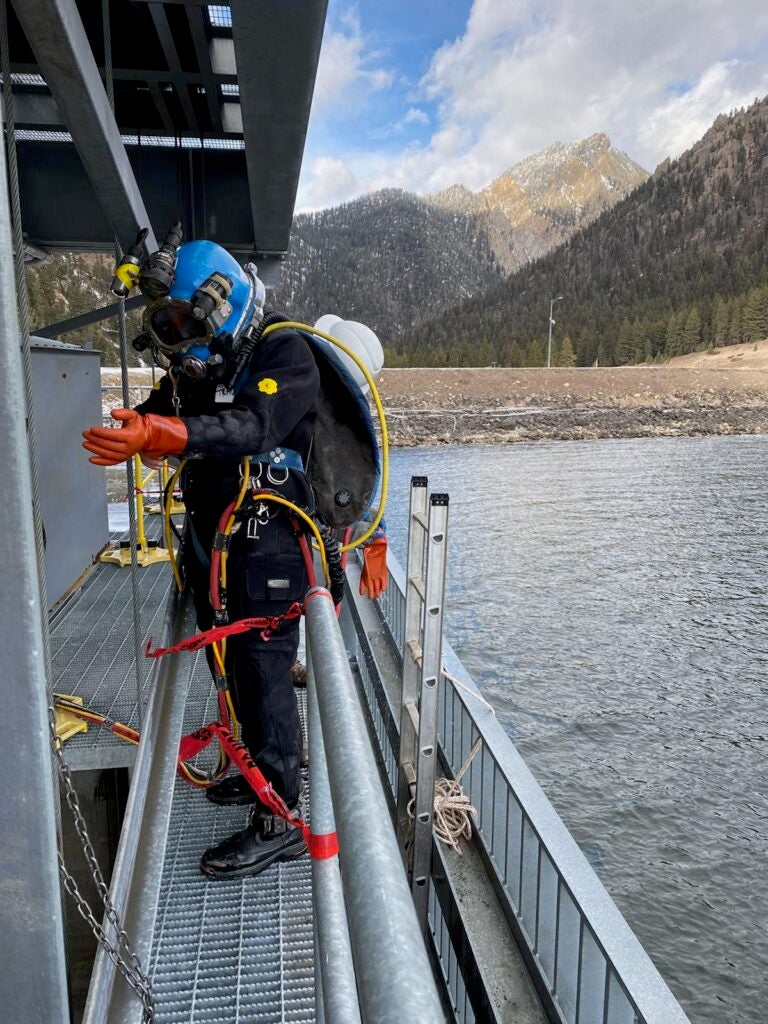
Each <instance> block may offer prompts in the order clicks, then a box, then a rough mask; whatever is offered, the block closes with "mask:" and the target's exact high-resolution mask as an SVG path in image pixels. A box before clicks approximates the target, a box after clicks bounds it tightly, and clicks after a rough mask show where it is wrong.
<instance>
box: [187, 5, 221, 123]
mask: <svg viewBox="0 0 768 1024" xmlns="http://www.w3.org/2000/svg"><path fill="white" fill-rule="evenodd" d="M204 17H205V15H204V14H203V12H202V11H201V10H199V9H198V10H193V9H192V8H188V9H187V18H188V19H189V30H190V32H191V33H192V42H193V44H194V47H195V56H196V57H197V65H198V67H199V68H200V74H201V75H202V76H203V81H204V83H205V98H206V100H207V102H208V112H209V114H210V115H211V124H212V126H213V130H214V132H215V133H216V134H220V133H221V132H223V130H224V129H223V127H222V124H221V107H220V105H219V88H218V84H217V82H216V79H215V78H214V75H213V68H212V67H211V51H210V48H209V45H208V37H207V36H206V34H205V25H204V23H203V18H204Z"/></svg>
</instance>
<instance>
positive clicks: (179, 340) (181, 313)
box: [144, 301, 210, 352]
mask: <svg viewBox="0 0 768 1024" xmlns="http://www.w3.org/2000/svg"><path fill="white" fill-rule="evenodd" d="M144 328H145V330H146V331H147V333H148V334H150V335H151V337H152V339H153V341H154V342H155V344H156V345H157V346H158V348H160V349H162V350H163V351H164V352H178V351H179V349H183V348H186V347H187V346H189V345H190V344H194V343H195V342H200V341H204V340H205V339H206V338H207V337H208V336H209V334H210V327H209V326H208V324H207V323H206V321H204V320H198V319H197V318H196V317H195V316H194V315H193V313H192V307H191V306H190V304H189V303H188V302H180V301H171V302H163V303H162V304H161V305H157V306H155V307H154V308H148V309H147V312H146V314H145V316H144Z"/></svg>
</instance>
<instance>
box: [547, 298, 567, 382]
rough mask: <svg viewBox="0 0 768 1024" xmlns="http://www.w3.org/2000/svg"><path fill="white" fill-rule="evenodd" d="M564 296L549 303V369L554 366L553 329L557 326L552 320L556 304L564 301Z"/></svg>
mask: <svg viewBox="0 0 768 1024" xmlns="http://www.w3.org/2000/svg"><path fill="white" fill-rule="evenodd" d="M562 297H563V296H562V295H558V296H557V298H556V299H552V300H551V302H550V303H549V341H548V342H547V369H549V367H550V366H551V365H552V328H553V327H554V325H555V321H554V320H553V319H552V310H553V309H554V308H555V303H556V302H559V301H560V299H562Z"/></svg>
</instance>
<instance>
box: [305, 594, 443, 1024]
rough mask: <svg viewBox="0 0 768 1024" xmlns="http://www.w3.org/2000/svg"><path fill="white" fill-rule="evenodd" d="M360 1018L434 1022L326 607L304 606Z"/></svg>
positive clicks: (361, 722) (394, 1023) (429, 978)
mask: <svg viewBox="0 0 768 1024" xmlns="http://www.w3.org/2000/svg"><path fill="white" fill-rule="evenodd" d="M304 610H305V615H306V623H307V640H308V643H309V645H310V649H311V651H312V664H313V668H314V677H315V683H316V689H317V699H318V704H319V707H320V718H321V723H322V730H323V735H324V736H329V737H330V736H332V737H333V740H334V744H333V750H332V751H329V754H330V756H329V760H328V777H329V779H330V784H331V793H332V795H333V806H334V808H335V811H336V819H337V821H336V827H337V829H338V833H339V844H340V847H341V867H342V875H343V879H344V895H345V900H346V906H347V917H348V920H349V931H350V935H351V937H352V948H353V951H354V957H355V967H356V970H357V983H358V989H359V993H360V1006H361V1010H362V1015H363V1019H364V1020H366V1021H376V1024H403V1022H404V1021H408V1022H410V1021H413V1022H416V1021H418V1022H419V1024H436V1022H438V1021H439V1022H444V1021H445V1015H444V1013H443V1009H442V1006H441V1003H440V998H439V996H438V994H437V988H436V985H435V980H434V977H433V975H432V970H431V967H430V964H429V960H428V958H427V952H426V947H425V945H424V941H423V938H422V935H421V932H420V930H419V926H418V922H417V921H416V915H415V913H414V910H413V900H412V899H411V894H410V891H409V889H408V883H407V879H406V877H405V872H404V871H403V866H402V863H401V860H400V853H399V850H398V847H397V840H396V839H395V835H394V832H393V831H392V828H391V825H390V818H389V811H388V808H387V802H386V798H385V796H384V791H383V789H382V787H381V779H380V776H379V771H378V767H377V765H376V761H375V759H374V754H373V750H372V748H371V743H370V739H369V737H368V730H367V727H366V724H365V718H364V716H363V710H362V708H361V706H360V700H359V698H358V694H357V689H356V687H355V682H354V679H353V678H352V672H351V670H350V667H349V661H348V659H347V653H346V651H345V649H344V641H343V640H342V637H341V630H340V629H339V624H338V621H337V620H336V613H335V609H334V606H333V600H332V599H331V595H330V594H329V593H328V591H327V590H324V589H322V588H321V587H316V588H315V589H313V590H311V591H310V592H309V593H308V594H307V597H306V600H305V602H304Z"/></svg>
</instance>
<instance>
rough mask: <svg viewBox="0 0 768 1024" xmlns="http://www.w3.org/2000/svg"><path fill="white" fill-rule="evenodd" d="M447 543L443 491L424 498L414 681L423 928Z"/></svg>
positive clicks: (417, 869)
mask: <svg viewBox="0 0 768 1024" xmlns="http://www.w3.org/2000/svg"><path fill="white" fill-rule="evenodd" d="M447 547H448V495H447V494H432V495H430V498H429V521H428V526H427V566H426V571H425V580H424V630H423V640H422V652H421V678H420V680H419V682H420V687H419V742H418V753H417V761H416V806H415V813H414V823H413V867H412V873H411V888H412V891H413V900H414V903H415V905H416V916H417V917H418V919H419V922H420V923H421V927H422V929H423V930H424V931H425V932H426V929H427V910H428V907H429V876H430V872H431V867H432V816H433V808H434V803H435V767H436V764H437V696H438V691H439V687H438V682H439V680H440V672H441V671H442V666H443V607H444V602H445V564H446V554H447Z"/></svg>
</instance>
